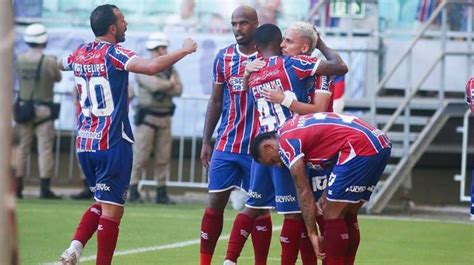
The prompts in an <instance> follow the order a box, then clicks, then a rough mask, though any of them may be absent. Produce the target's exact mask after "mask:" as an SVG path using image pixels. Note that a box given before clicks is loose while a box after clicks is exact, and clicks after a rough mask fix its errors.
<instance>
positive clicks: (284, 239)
mask: <svg viewBox="0 0 474 265" xmlns="http://www.w3.org/2000/svg"><path fill="white" fill-rule="evenodd" d="M280 242H281V243H287V244H288V243H290V240H289V239H288V237H284V236H281V237H280Z"/></svg>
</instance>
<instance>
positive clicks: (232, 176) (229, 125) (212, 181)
mask: <svg viewBox="0 0 474 265" xmlns="http://www.w3.org/2000/svg"><path fill="white" fill-rule="evenodd" d="M231 24H232V31H233V33H234V36H235V40H236V42H237V43H236V44H232V45H230V46H228V47H226V48H224V49H222V50H220V51H219V53H218V54H217V56H216V58H215V60H214V69H213V73H214V84H213V90H212V94H211V98H210V99H209V103H208V107H207V113H206V121H205V125H204V133H203V146H202V149H201V161H202V163H203V165H204V166H205V167H208V168H209V204H208V207H207V208H206V210H205V213H204V216H203V218H202V223H201V246H200V254H201V255H200V257H201V259H200V264H201V265H205V264H210V263H211V259H212V255H213V253H214V249H215V247H216V243H217V240H218V239H219V236H220V234H221V232H222V226H223V213H224V209H225V206H226V204H227V201H228V200H229V195H230V193H231V191H232V190H233V189H234V188H241V189H243V190H244V191H247V190H248V183H249V178H250V176H249V175H250V167H251V164H252V157H251V156H250V140H251V139H253V137H254V136H255V134H256V132H257V129H258V117H257V115H256V112H255V108H254V103H253V98H252V96H251V95H250V94H249V93H248V91H245V90H244V89H243V87H242V76H243V74H244V72H245V65H246V64H247V63H249V62H250V61H253V60H255V59H256V58H257V51H256V49H255V44H254V42H253V35H254V32H255V29H256V28H257V27H258V19H257V13H256V12H255V9H253V8H252V7H249V6H240V7H238V8H237V9H235V10H234V12H233V13H232V17H231ZM219 118H221V123H220V126H219V128H218V129H217V139H216V145H215V147H214V149H215V150H214V151H213V150H212V149H213V148H212V146H211V143H210V142H211V137H212V134H213V132H214V129H215V128H216V125H217V122H218V120H219ZM211 153H212V157H211ZM257 226H258V228H259V229H258V231H257V232H255V233H252V239H253V241H254V249H255V251H254V252H255V261H256V264H258V262H259V261H260V260H263V261H265V260H266V258H267V255H268V249H269V246H270V240H271V233H272V231H271V218H270V216H269V215H267V216H263V217H262V218H261V219H259V220H258V221H257V222H256V227H257Z"/></svg>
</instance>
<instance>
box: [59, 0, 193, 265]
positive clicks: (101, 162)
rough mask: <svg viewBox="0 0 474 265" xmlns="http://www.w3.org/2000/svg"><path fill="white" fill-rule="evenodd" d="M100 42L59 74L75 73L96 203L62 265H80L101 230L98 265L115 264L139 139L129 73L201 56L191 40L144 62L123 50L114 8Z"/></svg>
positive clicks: (106, 11)
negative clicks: (132, 117) (130, 109)
mask: <svg viewBox="0 0 474 265" xmlns="http://www.w3.org/2000/svg"><path fill="white" fill-rule="evenodd" d="M90 23H91V28H92V31H93V32H94V34H95V36H96V40H95V41H93V42H90V43H87V44H83V45H80V46H79V47H78V48H77V49H76V50H75V51H73V52H72V53H71V55H69V57H68V58H67V59H66V60H63V61H61V62H59V68H60V69H62V70H66V71H73V72H74V76H75V81H76V88H77V91H78V94H79V97H80V114H79V119H78V123H77V137H76V147H77V152H78V154H77V156H78V158H79V162H80V165H81V168H82V170H83V172H84V175H85V176H86V179H87V182H88V184H89V186H90V188H91V190H93V191H94V193H95V200H96V203H95V204H93V205H92V206H91V207H90V208H88V209H87V210H86V212H85V213H84V215H83V216H82V219H81V221H80V223H79V226H78V227H77V229H76V232H75V235H74V237H73V240H72V242H71V245H70V247H69V248H68V249H66V250H65V251H64V253H63V254H62V255H61V263H62V264H77V263H78V261H79V257H80V255H81V252H82V249H83V248H84V246H85V245H86V243H87V241H88V240H89V239H90V238H91V237H92V235H93V234H94V233H95V231H96V230H97V231H98V232H97V241H98V248H97V261H96V263H97V264H111V262H112V256H113V253H114V250H115V246H116V243H117V238H118V232H119V224H120V220H121V218H122V216H123V212H124V209H123V205H124V203H125V199H126V196H127V189H128V184H129V182H130V174H131V168H132V143H133V136H132V131H131V128H130V122H129V120H128V89H127V87H128V72H135V73H143V74H156V73H158V72H160V71H162V70H164V69H167V68H169V67H170V66H171V65H172V64H174V63H175V62H177V61H179V60H180V59H182V58H183V57H185V56H186V55H188V54H190V53H193V52H194V51H196V48H197V45H196V43H195V42H194V41H193V40H191V39H186V40H185V41H184V44H183V47H182V48H181V49H179V50H177V51H175V52H172V53H170V54H168V55H165V56H160V57H157V58H156V59H151V60H148V59H144V58H142V57H138V56H136V55H135V53H134V52H132V51H130V50H127V49H125V48H122V47H121V46H119V45H117V43H119V42H123V41H125V31H126V30H127V22H126V21H125V18H124V16H123V14H122V13H121V12H120V9H118V8H117V7H116V6H114V5H102V6H98V7H97V8H95V9H94V10H93V11H92V13H91V16H90Z"/></svg>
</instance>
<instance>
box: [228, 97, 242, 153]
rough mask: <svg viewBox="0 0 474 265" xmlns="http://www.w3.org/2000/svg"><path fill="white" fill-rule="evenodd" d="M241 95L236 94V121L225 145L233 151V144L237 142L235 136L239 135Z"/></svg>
mask: <svg viewBox="0 0 474 265" xmlns="http://www.w3.org/2000/svg"><path fill="white" fill-rule="evenodd" d="M240 115H241V113H240V96H239V95H237V94H236V96H235V119H234V123H233V124H232V126H233V130H231V133H229V135H228V137H227V143H228V145H227V146H226V147H225V151H227V152H231V151H232V146H233V145H234V143H235V138H236V136H237V123H238V122H239V119H240Z"/></svg>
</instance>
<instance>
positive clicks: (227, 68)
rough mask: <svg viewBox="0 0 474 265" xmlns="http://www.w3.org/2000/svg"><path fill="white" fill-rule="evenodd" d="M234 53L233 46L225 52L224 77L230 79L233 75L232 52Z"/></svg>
mask: <svg viewBox="0 0 474 265" xmlns="http://www.w3.org/2000/svg"><path fill="white" fill-rule="evenodd" d="M233 53H234V47H233V46H231V47H229V48H228V49H227V51H226V52H225V54H224V79H225V80H229V79H230V78H231V76H232V66H231V64H230V63H231V62H232V57H233V56H232V54H233Z"/></svg>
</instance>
